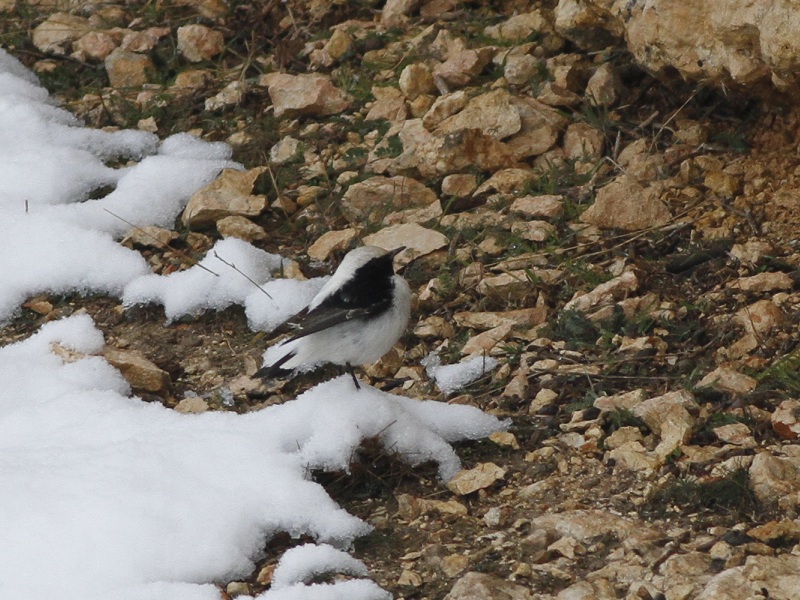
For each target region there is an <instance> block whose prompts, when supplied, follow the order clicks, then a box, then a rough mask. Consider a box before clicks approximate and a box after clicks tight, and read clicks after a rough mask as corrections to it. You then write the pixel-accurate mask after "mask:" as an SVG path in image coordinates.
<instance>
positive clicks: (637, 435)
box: [603, 427, 644, 450]
mask: <svg viewBox="0 0 800 600" xmlns="http://www.w3.org/2000/svg"><path fill="white" fill-rule="evenodd" d="M643 440H644V437H643V436H642V432H641V431H639V428H638V427H620V428H619V429H617V430H616V431H614V432H613V433H611V434H610V435H609V436H608V437H607V438H606V439H604V440H603V446H604V447H605V448H606V449H607V450H614V449H615V448H619V447H620V446H624V445H625V444H629V443H631V442H641V441H643Z"/></svg>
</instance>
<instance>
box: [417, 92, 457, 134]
mask: <svg viewBox="0 0 800 600" xmlns="http://www.w3.org/2000/svg"><path fill="white" fill-rule="evenodd" d="M467 101H468V98H467V94H466V92H464V91H463V90H459V91H457V92H453V93H452V94H444V95H442V96H439V97H438V98H437V99H436V100H435V101H434V103H433V105H432V106H431V107H430V109H429V110H428V112H427V113H425V116H424V117H422V124H423V125H424V126H425V128H426V129H428V130H431V131H432V130H434V129H436V128H437V127H438V126H439V124H440V123H441V122H442V121H444V120H445V119H447V118H448V117H450V116H451V115H454V114H456V113H457V112H458V111H460V110H462V109H463V108H464V107H465V106H466V105H467Z"/></svg>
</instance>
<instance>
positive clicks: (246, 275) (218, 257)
mask: <svg viewBox="0 0 800 600" xmlns="http://www.w3.org/2000/svg"><path fill="white" fill-rule="evenodd" d="M214 258H216V259H217V260H218V261H220V262H221V263H222V264H223V265H227V266H229V267H230V268H231V269H233V270H234V271H236V272H237V273H238V274H239V275H241V276H242V277H244V278H245V279H247V281H249V282H250V283H252V284H253V285H254V286H256V287H257V288H258V289H259V290H261V291H262V292H263V293H264V294H266V296H267V298H269V299H270V300H272V296H270V295H269V292H268V291H267V290H265V289H264V288H262V287H261V286H260V285H258V284H257V283H256V282H255V280H253V279H252V278H251V277H250V276H249V275H248V274H247V273H245V272H244V271H242V270H241V269H239V268H238V267H237V266H236V265H235V264H233V263H232V262H228V261H227V260H225V259H224V258H222V257H221V256H220V255H219V254H217V251H216V250H215V251H214Z"/></svg>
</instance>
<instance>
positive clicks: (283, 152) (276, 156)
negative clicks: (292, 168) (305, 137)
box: [269, 135, 303, 165]
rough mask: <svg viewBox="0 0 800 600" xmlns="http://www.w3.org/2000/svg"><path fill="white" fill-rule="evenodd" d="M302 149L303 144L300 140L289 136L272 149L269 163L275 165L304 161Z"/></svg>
mask: <svg viewBox="0 0 800 600" xmlns="http://www.w3.org/2000/svg"><path fill="white" fill-rule="evenodd" d="M301 148H302V142H300V140H298V139H295V138H293V137H291V136H288V135H287V136H286V137H284V138H282V139H280V140H279V141H278V143H276V144H275V145H274V146H273V147H272V148H270V150H269V161H270V162H271V163H272V164H275V165H285V164H287V163H290V162H298V161H302V160H303V156H302V154H301Z"/></svg>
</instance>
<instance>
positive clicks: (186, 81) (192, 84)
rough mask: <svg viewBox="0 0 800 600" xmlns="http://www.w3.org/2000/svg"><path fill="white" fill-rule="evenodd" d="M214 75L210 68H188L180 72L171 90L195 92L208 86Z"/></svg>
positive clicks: (180, 92) (181, 92)
mask: <svg viewBox="0 0 800 600" xmlns="http://www.w3.org/2000/svg"><path fill="white" fill-rule="evenodd" d="M212 77H213V75H212V74H211V71H209V70H208V69H187V70H185V71H181V72H180V73H178V75H177V76H176V77H175V83H173V84H172V86H171V87H170V90H173V91H175V92H176V93H178V94H185V93H187V92H188V93H190V92H194V91H196V90H199V89H201V88H203V87H204V86H206V85H207V84H208V83H209V82H210V81H211V79H212Z"/></svg>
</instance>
